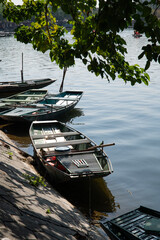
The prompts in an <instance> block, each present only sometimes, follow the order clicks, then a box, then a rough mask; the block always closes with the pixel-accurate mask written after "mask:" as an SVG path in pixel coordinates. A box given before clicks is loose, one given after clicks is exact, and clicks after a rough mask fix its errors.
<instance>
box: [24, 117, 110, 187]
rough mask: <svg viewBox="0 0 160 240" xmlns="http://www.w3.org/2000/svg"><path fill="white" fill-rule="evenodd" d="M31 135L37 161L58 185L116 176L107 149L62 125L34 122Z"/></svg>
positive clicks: (50, 122) (54, 122)
mask: <svg viewBox="0 0 160 240" xmlns="http://www.w3.org/2000/svg"><path fill="white" fill-rule="evenodd" d="M29 134H30V138H31V141H32V144H33V148H34V152H35V156H36V157H37V160H38V161H40V162H41V163H42V165H43V166H44V168H45V169H46V171H47V172H48V174H49V176H50V178H51V179H53V180H54V181H55V182H56V183H62V182H68V181H76V180H82V179H86V178H89V177H91V178H92V177H93V178H98V177H104V176H107V175H109V174H111V173H112V172H113V168H112V164H111V162H110V159H109V158H108V156H107V155H106V153H105V152H104V151H103V147H104V145H100V146H97V145H96V144H95V143H94V142H93V141H92V140H91V139H89V138H88V137H86V136H85V135H84V134H82V133H81V132H79V131H77V130H75V129H73V128H71V127H70V126H67V125H66V124H64V123H62V122H59V121H56V120H54V121H34V122H32V124H31V126H30V130H29ZM109 145H114V144H109ZM105 146H106V145H105ZM107 146H108V145H107Z"/></svg>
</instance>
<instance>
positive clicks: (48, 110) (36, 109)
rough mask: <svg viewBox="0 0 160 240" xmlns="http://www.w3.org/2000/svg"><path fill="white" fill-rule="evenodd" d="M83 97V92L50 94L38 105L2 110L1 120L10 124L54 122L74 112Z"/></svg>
mask: <svg viewBox="0 0 160 240" xmlns="http://www.w3.org/2000/svg"><path fill="white" fill-rule="evenodd" d="M82 95H83V92H82V91H65V92H62V93H58V94H56V95H51V94H48V95H46V97H45V98H43V99H42V100H41V101H38V103H33V104H29V103H27V104H24V105H22V104H21V105H20V106H17V105H12V106H11V107H10V108H6V109H3V108H1V109H0V118H1V119H3V120H5V121H9V122H32V121H35V120H37V121H43V120H53V119H57V118H59V117H60V116H63V115H64V114H65V113H67V112H69V111H70V110H72V109H73V108H74V107H75V106H76V104H77V103H78V102H79V100H80V99H81V97H82Z"/></svg>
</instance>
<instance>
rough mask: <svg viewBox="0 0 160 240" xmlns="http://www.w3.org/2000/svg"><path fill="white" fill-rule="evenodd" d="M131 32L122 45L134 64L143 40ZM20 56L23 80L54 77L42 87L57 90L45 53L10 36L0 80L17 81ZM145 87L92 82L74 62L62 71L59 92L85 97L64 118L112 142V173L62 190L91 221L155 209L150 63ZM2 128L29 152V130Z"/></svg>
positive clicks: (157, 177) (156, 89)
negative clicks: (62, 89)
mask: <svg viewBox="0 0 160 240" xmlns="http://www.w3.org/2000/svg"><path fill="white" fill-rule="evenodd" d="M132 32H133V31H132V30H131V29H128V30H126V31H124V32H123V33H122V35H123V37H124V38H125V40H126V41H127V44H128V45H127V49H128V55H127V59H128V61H129V62H130V63H132V64H134V63H139V64H140V65H141V67H144V65H145V63H144V60H140V61H138V60H137V55H138V54H139V53H140V50H141V47H142V46H143V44H144V43H147V40H146V38H145V37H144V36H142V38H140V39H135V38H133V36H132ZM22 52H23V55H24V79H25V80H27V79H36V78H55V79H57V81H56V82H55V83H54V84H52V85H50V86H48V87H46V88H47V89H48V90H49V92H53V93H56V92H58V90H59V87H60V83H61V79H62V71H61V70H59V68H58V67H57V65H56V64H55V63H51V62H50V59H49V57H48V54H42V53H39V52H37V51H35V50H33V49H32V46H31V45H25V44H22V43H19V42H17V41H16V40H15V39H14V37H8V38H0V59H1V60H2V61H1V62H0V73H1V74H0V81H12V80H20V70H21V54H22ZM148 73H149V75H150V78H151V81H150V84H149V86H145V85H144V84H141V85H139V84H136V85H135V86H131V85H130V84H129V83H127V84H125V83H124V82H123V81H122V80H119V79H116V80H115V81H111V82H110V83H108V81H107V80H106V79H101V78H100V77H95V76H94V75H93V74H91V73H89V72H88V71H87V70H86V67H85V66H84V65H83V64H82V63H81V62H80V61H78V60H77V62H76V65H75V66H74V67H72V68H70V69H69V70H68V71H67V74H66V78H65V84H64V90H82V91H84V95H83V97H82V99H81V101H80V102H79V103H78V105H77V107H76V109H75V111H72V113H71V114H70V115H69V116H68V118H66V119H65V121H66V122H67V123H68V124H70V125H71V126H72V127H74V128H76V129H77V130H79V131H82V132H83V133H84V134H85V135H87V136H89V137H90V138H91V139H93V140H94V141H95V142H96V143H97V144H99V143H100V142H101V141H102V140H103V141H104V143H113V142H115V144H116V145H115V146H112V147H107V148H105V151H106V153H107V154H108V156H109V158H110V159H111V162H112V165H113V169H114V172H113V174H111V175H109V176H108V177H106V178H104V179H103V180H98V181H93V182H90V183H88V185H87V184H86V185H78V186H77V185H75V186H74V185H73V186H68V187H67V188H65V189H63V188H62V189H61V190H62V194H64V195H65V196H66V198H67V199H69V200H70V201H71V202H72V203H73V204H75V205H76V206H78V207H79V208H80V209H81V210H82V211H84V212H85V213H89V214H91V215H92V216H93V218H94V219H99V216H101V215H103V214H104V215H106V216H108V217H114V216H117V215H119V214H122V213H125V212H126V211H129V210H132V209H134V208H137V207H139V206H140V205H143V206H147V207H151V208H153V209H156V210H160V204H159V203H160V182H159V181H160V79H159V78H160V66H159V65H158V64H157V63H153V64H152V66H151V68H150V69H149V71H148ZM1 128H2V129H3V130H4V131H5V132H6V133H7V134H8V136H9V137H10V138H11V139H12V140H13V141H14V142H16V144H17V145H18V146H19V147H20V148H22V149H23V150H25V151H28V152H29V153H32V146H31V143H30V139H29V135H28V129H26V128H24V127H23V126H18V125H16V124H5V125H4V124H3V125H1Z"/></svg>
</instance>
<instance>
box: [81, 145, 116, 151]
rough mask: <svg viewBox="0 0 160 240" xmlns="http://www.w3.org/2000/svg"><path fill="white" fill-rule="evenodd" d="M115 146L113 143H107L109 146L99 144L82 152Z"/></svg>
mask: <svg viewBox="0 0 160 240" xmlns="http://www.w3.org/2000/svg"><path fill="white" fill-rule="evenodd" d="M113 145H115V143H109V144H100V145H95V146H93V147H90V148H88V149H86V150H84V151H89V150H93V149H96V148H103V147H109V146H113Z"/></svg>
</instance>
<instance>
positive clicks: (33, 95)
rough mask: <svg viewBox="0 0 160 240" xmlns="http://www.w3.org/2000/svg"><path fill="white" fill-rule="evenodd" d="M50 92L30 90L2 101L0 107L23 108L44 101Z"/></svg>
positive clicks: (0, 100)
mask: <svg viewBox="0 0 160 240" xmlns="http://www.w3.org/2000/svg"><path fill="white" fill-rule="evenodd" d="M47 93H48V91H47V90H46V89H30V90H27V91H24V92H20V93H17V94H14V95H12V96H10V97H7V98H1V99H0V107H9V106H21V105H23V104H27V103H33V102H37V101H40V100H42V99H43V98H44V97H45V96H46V95H47Z"/></svg>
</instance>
